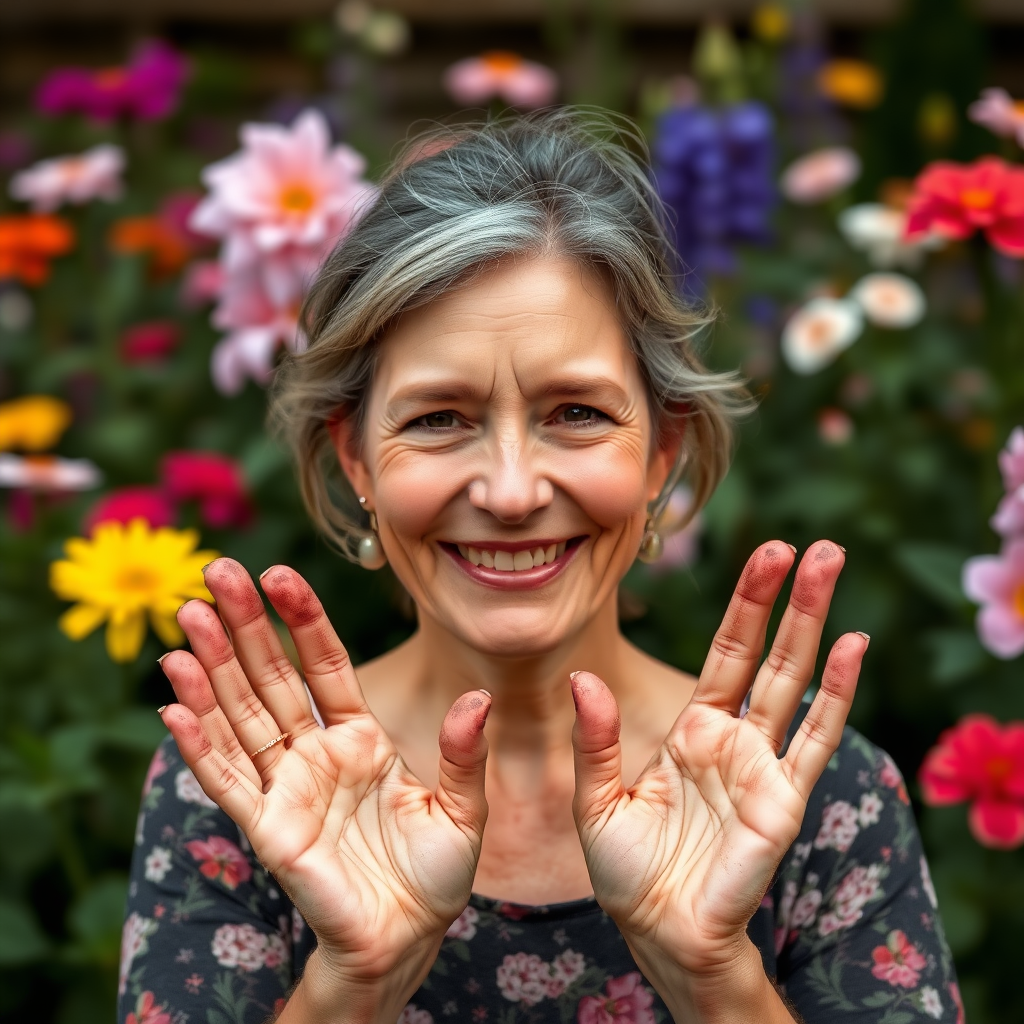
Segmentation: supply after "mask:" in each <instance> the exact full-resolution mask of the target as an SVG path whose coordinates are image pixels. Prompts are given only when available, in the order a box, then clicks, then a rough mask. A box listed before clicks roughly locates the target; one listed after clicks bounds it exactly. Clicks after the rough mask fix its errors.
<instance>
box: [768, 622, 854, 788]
mask: <svg viewBox="0 0 1024 1024" xmlns="http://www.w3.org/2000/svg"><path fill="white" fill-rule="evenodd" d="M870 639H871V638H870V637H869V636H868V635H867V634H866V633H844V634H843V636H841V637H840V638H839V639H838V640H837V641H836V642H835V644H834V645H833V646H832V650H831V651H829V655H828V661H826V662H825V671H824V672H823V673H822V675H821V688H820V689H819V690H818V692H817V694H815V697H814V700H813V701H812V702H811V707H810V710H809V711H808V712H807V715H806V716H805V718H804V720H803V721H802V722H801V723H800V728H799V729H798V730H797V733H796V736H794V737H793V742H792V743H791V744H790V745H789V750H787V751H786V756H785V757H784V758H783V763H784V765H785V766H786V770H787V771H788V772H789V777H790V780H791V781H792V783H793V785H794V786H795V787H796V790H797V792H798V793H799V794H800V795H801V797H803V799H804V800H807V798H808V797H809V796H810V793H811V790H812V789H813V788H814V784H815V783H816V782H817V781H818V779H819V778H820V777H821V773H822V772H823V771H824V770H825V765H827V764H828V762H829V760H830V759H831V757H832V755H833V754H834V753H835V752H836V748H837V747H838V746H839V741H840V740H841V739H842V738H843V726H844V725H846V718H847V716H848V715H849V713H850V708H851V707H852V705H853V695H854V693H856V691H857V678H858V676H859V675H860V666H861V662H862V661H863V659H864V652H865V651H866V650H867V649H868V643H869V641H870Z"/></svg>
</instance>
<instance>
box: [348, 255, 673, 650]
mask: <svg viewBox="0 0 1024 1024" xmlns="http://www.w3.org/2000/svg"><path fill="white" fill-rule="evenodd" d="M381 346H382V347H381V351H380V359H379V363H378V367H377V371H376V375H375V377H374V381H373V386H372V389H371V393H370V395H369V399H368V405H367V410H366V421H365V428H364V432H363V437H362V442H361V447H360V450H359V451H358V453H354V452H353V451H352V449H351V446H350V444H349V437H350V434H349V431H348V428H347V426H346V425H345V424H341V425H340V426H339V427H337V428H336V431H335V435H334V437H335V445H336V447H337V449H338V454H339V457H340V458H341V461H342V465H343V467H344V469H345V471H346V473H347V474H348V476H349V479H350V480H351V482H352V484H353V486H354V487H355V488H356V493H357V494H360V495H364V496H365V497H366V507H367V508H370V509H373V510H375V511H376V513H377V519H378V523H379V527H380V534H381V539H382V541H383V545H384V550H385V552H386V553H387V556H388V560H389V561H390V563H391V565H392V567H393V568H394V571H395V573H396V574H397V575H398V578H399V579H400V580H401V581H402V583H403V584H404V585H405V586H406V587H407V588H408V590H409V592H410V593H411V594H412V596H413V598H414V599H415V601H416V603H417V605H418V606H419V609H420V612H421V614H425V615H427V616H430V617H431V618H433V619H434V620H435V621H436V622H438V623H440V624H441V625H442V626H444V627H445V628H446V629H448V630H449V631H450V632H451V633H453V634H455V635H456V636H458V637H459V638H461V639H462V640H463V641H465V642H466V643H468V644H470V645H471V646H472V647H473V648H475V649H477V650H479V651H481V652H486V653H489V654H492V655H500V656H513V657H515V656H530V655H534V654H540V653H543V652H545V651H549V650H551V649H553V648H554V647H556V646H557V645H558V644H559V643H560V642H562V641H563V640H564V639H566V638H567V637H569V636H571V635H572V634H573V633H575V632H577V631H579V630H580V629H581V628H583V627H584V626H585V625H586V624H587V623H588V622H589V621H590V620H591V619H592V618H593V617H594V615H595V614H596V613H597V611H598V609H599V608H600V607H601V606H602V605H604V603H605V602H606V601H608V600H609V598H611V597H612V595H613V594H614V592H615V588H616V587H617V585H618V582H619V580H620V579H621V578H622V576H623V575H624V573H625V572H626V570H627V569H628V568H629V566H630V564H631V563H632V561H633V559H634V558H635V557H636V553H637V549H638V547H639V544H640V540H641V537H642V535H643V527H644V521H645V518H646V506H647V502H648V501H650V500H651V499H653V498H654V497H655V496H656V495H657V494H658V492H659V491H660V490H661V487H662V484H663V483H664V481H665V478H666V476H667V473H668V472H669V470H670V469H671V466H672V463H673V461H674V456H675V450H667V449H663V448H661V447H659V445H658V443H657V441H656V437H655V431H654V428H653V424H652V416H651V410H650V408H649V405H648V401H647V397H646V392H645V388H644V384H643V381H642V379H641V376H640V372H639V370H638V368H637V365H636V361H635V359H634V357H633V355H632V353H631V352H630V350H629V345H628V343H627V340H626V337H625V335H624V334H623V331H622V328H621V327H620V325H619V322H618V318H617V317H616V313H615V308H614V303H613V300H612V297H611V295H610V293H609V289H608V286H607V285H606V284H605V283H604V282H603V280H602V279H601V278H600V277H598V276H597V275H596V274H594V273H592V272H590V271H588V270H586V269H584V268H582V267H580V266H579V265H578V264H576V263H574V262H572V261H570V260H567V259H561V258H556V257H538V258H534V259H529V260H523V261H520V262H515V261H509V262H507V263H505V264H502V265H500V266H498V267H497V268H495V269H492V270H490V271H488V272H487V273H485V274H484V275H482V276H480V277H477V278H475V279H474V280H473V281H472V282H471V283H469V284H468V285H466V286H465V287H462V288H459V289H457V290H455V291H452V292H451V293H449V294H447V295H445V296H443V297H442V298H440V299H438V300H436V301H435V302H433V303H431V304H429V305H427V306H425V307H422V308H420V309H416V310H413V311H411V312H409V313H407V314H405V315H404V316H403V317H402V318H401V320H400V322H399V323H398V325H397V326H396V327H395V328H394V329H393V330H392V331H391V332H390V333H389V334H388V335H387V337H386V338H385V339H384V340H383V341H382V343H381Z"/></svg>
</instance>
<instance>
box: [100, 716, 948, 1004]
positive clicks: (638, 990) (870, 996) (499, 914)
mask: <svg viewBox="0 0 1024 1024" xmlns="http://www.w3.org/2000/svg"><path fill="white" fill-rule="evenodd" d="M794 728H795V724H794ZM792 731H793V730H792V729H791V731H790V735H792ZM168 780H170V781H168ZM748 934H749V935H750V937H751V939H752V941H753V942H754V944H755V945H756V946H757V948H758V949H759V950H760V952H761V956H762V960H763V963H764V967H765V971H766V972H767V973H768V975H769V976H770V977H772V978H774V979H775V980H776V983H777V984H778V985H779V987H780V988H781V989H782V990H783V992H784V993H785V995H786V998H787V1000H788V1001H789V1003H790V1004H791V1005H792V1006H793V1007H794V1008H795V1010H796V1012H797V1013H798V1014H799V1016H800V1019H801V1020H803V1021H804V1022H805V1024H878V1022H879V1021H885V1022H886V1024H927V1022H929V1021H942V1022H945V1024H963V1022H964V1016H963V1006H962V1002H961V999H960V991H959V988H958V987H957V981H956V975H955V971H954V968H953V964H952V960H951V957H950V953H949V949H948V946H947V944H946V941H945V938H944V935H943V930H942V922H941V919H940V918H939V916H938V912H937V900H936V896H935V889H934V886H933V885H932V881H931V877H930V875H929V872H928V864H927V861H926V860H925V858H924V853H923V851H922V849H921V843H920V839H919V837H918V834H917V829H916V827H915V825H914V820H913V815H912V812H911V809H910V806H909V798H908V796H907V792H906V787H905V785H904V783H903V779H902V777H901V776H900V774H899V771H898V769H897V768H896V765H895V763H894V762H893V761H892V759H891V758H890V757H889V756H888V755H887V754H885V753H884V752H883V751H880V750H879V749H878V748H877V747H874V746H872V745H871V744H870V743H868V742H867V741H866V740H865V739H864V738H863V737H862V736H860V735H859V734H857V733H856V732H854V731H853V730H850V729H847V730H846V732H845V734H844V739H843V742H842V745H841V746H840V748H839V750H838V751H837V753H836V755H835V756H834V757H833V758H832V761H831V762H830V763H829V766H828V768H827V769H826V771H825V773H824V775H823V776H822V778H821V780H820V781H819V783H818V785H817V786H816V787H815V789H814V792H813V793H812V794H811V799H810V801H809V803H808V807H807V813H806V816H805V819H804V823H803V827H802V829H801V832H800V835H799V836H798V837H797V840H796V842H795V843H794V844H793V846H792V847H791V848H790V850H789V852H788V853H787V855H786V857H785V858H784V859H783V861H782V864H781V865H780V867H779V871H778V873H777V876H776V878H775V880H774V882H773V884H772V886H771V888H770V889H769V891H768V893H767V895H766V896H765V898H764V900H763V901H762V904H761V906H760V908H759V909H758V910H757V912H756V913H755V914H754V916H753V918H752V919H751V921H750V925H749V927H748ZM315 946H316V936H315V935H314V934H313V933H312V931H311V930H310V929H309V927H308V926H307V925H306V923H305V921H304V920H303V918H302V915H301V914H300V913H299V912H298V910H297V909H296V908H295V907H294V906H293V905H292V904H291V902H290V901H289V900H288V898H287V897H286V896H285V895H284V893H283V892H282V891H281V889H280V886H278V885H277V883H276V881H275V880H274V878H273V877H272V876H271V875H270V874H269V873H268V872H267V871H266V870H265V869H264V868H263V867H262V866H261V865H260V863H259V862H258V861H257V859H256V858H255V856H254V855H253V853H252V850H251V849H250V848H249V844H248V843H247V842H246V840H245V838H244V836H243V835H242V834H241V833H240V831H239V829H238V828H237V827H236V826H235V825H234V824H233V823H232V821H231V820H230V819H229V818H228V817H227V815H226V814H224V812H223V811H221V810H220V809H219V808H217V806H216V805H215V804H214V803H213V801H212V800H210V799H209V798H208V797H207V796H206V794H205V793H203V791H202V789H201V788H200V786H199V784H198V782H196V780H195V777H194V776H193V775H192V773H191V771H189V769H188V767H187V766H185V765H184V764H183V763H182V760H181V757H180V755H179V753H178V751H177V748H176V747H175V746H174V743H173V741H171V740H170V739H169V738H168V740H166V741H165V742H164V743H163V744H162V745H161V747H160V749H159V750H158V751H157V753H156V755H155V756H154V759H153V763H152V765H151V767H150V771H149V773H148V774H147V777H146V784H145V788H144V794H143V802H142V812H141V813H140V817H139V823H138V842H137V845H136V847H135V855H134V860H133V865H132V875H131V886H130V890H129V901H128V913H127V917H126V920H125V925H124V932H123V938H122V947H121V968H120V977H119V996H120V999H119V1006H118V1018H117V1019H118V1024H263V1022H264V1021H266V1020H267V1019H268V1017H271V1016H273V1015H274V1014H277V1013H279V1012H280V1010H281V1008H282V1007H283V1006H284V1004H285V1000H286V999H287V996H288V992H289V991H290V989H291V987H292V986H293V985H294V984H295V982H296V981H297V980H298V978H299V977H301V974H302V969H303V966H304V964H305V961H306V958H307V957H308V956H309V954H310V952H311V951H312V950H313V949H314V948H315ZM671 1019H672V1018H671V1017H670V1015H669V1013H668V1009H667V1007H666V1006H665V1004H664V1002H663V1001H662V999H661V997H660V995H659V994H658V993H657V992H656V991H655V990H654V988H653V987H652V986H651V985H650V983H649V982H648V981H647V980H646V979H645V978H644V977H643V975H642V974H641V973H640V971H639V970H638V968H637V966H636V963H635V962H634V961H633V959H632V957H631V955H630V953H629V949H628V947H627V946H626V943H625V940H624V939H623V938H622V935H621V934H620V933H619V931H618V929H617V928H616V927H615V924H614V922H612V920H611V919H610V918H609V917H608V916H607V915H606V914H604V913H603V911H602V910H601V909H600V907H599V906H598V905H597V903H596V902H595V901H594V900H593V899H587V900H574V901H571V902H568V903H560V904H554V905H551V906H540V907H529V906H523V905H520V904H515V903H508V902H502V901H499V900H493V899H487V898H485V897H482V896H477V895H474V896H472V897H471V898H470V902H469V905H468V906H467V907H466V908H465V910H464V911H463V912H462V914H461V915H460V916H459V917H458V918H457V919H456V920H455V921H454V922H453V923H452V925H451V927H450V928H449V929H448V932H447V934H446V936H445V938H444V941H443V942H442V944H441V949H440V952H439V953H438V956H437V959H436V961H435V962H434V965H433V967H432V968H431V971H430V973H429V975H428V976H427V978H426V979H425V980H424V982H423V984H422V985H421V987H420V989H419V990H418V991H417V992H416V993H415V994H414V995H413V996H412V998H411V1000H410V1001H409V1004H408V1005H407V1006H406V1007H405V1009H404V1010H403V1011H402V1014H401V1016H400V1018H399V1021H398V1024H444V1022H446V1021H451V1022H452V1024H462V1022H468V1024H548V1022H550V1024H670V1022H671Z"/></svg>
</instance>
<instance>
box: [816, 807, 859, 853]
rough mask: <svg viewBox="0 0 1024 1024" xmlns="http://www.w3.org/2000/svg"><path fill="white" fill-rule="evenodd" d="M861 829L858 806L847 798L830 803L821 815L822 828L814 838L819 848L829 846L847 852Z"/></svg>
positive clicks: (824, 848)
mask: <svg viewBox="0 0 1024 1024" xmlns="http://www.w3.org/2000/svg"><path fill="white" fill-rule="evenodd" d="M859 831H860V822H859V815H858V813H857V808H856V807H854V806H852V805H851V804H848V803H847V802H846V801H845V800H835V801H833V802H832V803H830V804H829V805H828V806H827V807H826V808H825V810H824V811H823V812H822V815H821V828H820V829H819V830H818V834H817V836H816V837H815V839H814V847H815V849H817V850H826V849H828V848H829V847H831V848H833V849H835V850H838V851H839V852H840V853H845V852H846V851H847V850H848V849H849V848H850V846H851V845H852V843H853V841H854V839H856V838H857V833H858V832H859Z"/></svg>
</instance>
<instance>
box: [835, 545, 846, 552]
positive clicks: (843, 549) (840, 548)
mask: <svg viewBox="0 0 1024 1024" xmlns="http://www.w3.org/2000/svg"><path fill="white" fill-rule="evenodd" d="M836 547H837V548H839V550H840V551H842V553H843V554H844V555H845V554H846V548H844V547H843V545H842V544H837V545H836Z"/></svg>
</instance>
